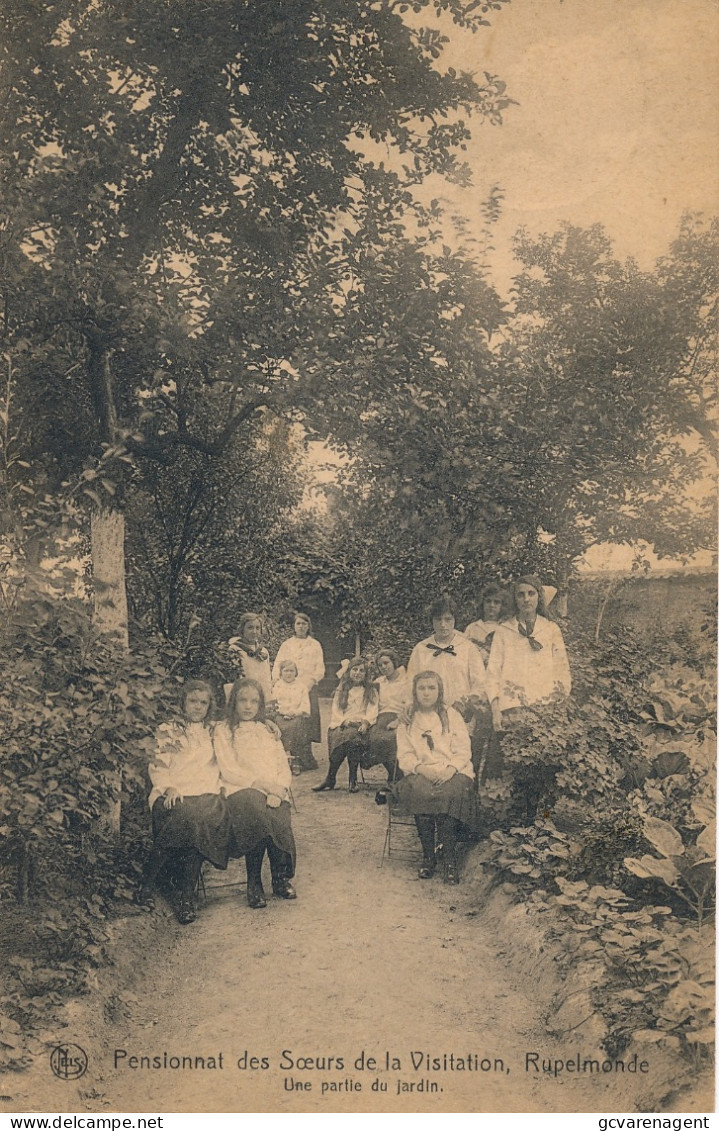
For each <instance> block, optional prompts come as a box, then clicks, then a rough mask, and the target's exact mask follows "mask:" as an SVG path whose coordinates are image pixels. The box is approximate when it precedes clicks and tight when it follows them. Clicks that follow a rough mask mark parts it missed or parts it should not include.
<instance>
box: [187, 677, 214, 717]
mask: <svg viewBox="0 0 719 1131" xmlns="http://www.w3.org/2000/svg"><path fill="white" fill-rule="evenodd" d="M191 691H209V693H210V703H209V706H208V708H207V713H206V714H205V717H204V719H203V720H202V725H203V726H207V723H208V721H209V720H211V719H212V718H214V716H215V714H216V711H217V697H216V696H215V689H214V688H213V686H212V684H211V683H208V681H207V680H206V679H186V680H185V682H184V683H183V685H182V687H181V688H180V710H181V711H182V713H183V715H184V713H185V704H186V702H187V696H188V695H189V694H190V692H191ZM182 721H183V722H184V723H187V719H183V720H182Z"/></svg>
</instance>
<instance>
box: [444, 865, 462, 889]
mask: <svg viewBox="0 0 719 1131" xmlns="http://www.w3.org/2000/svg"><path fill="white" fill-rule="evenodd" d="M444 882H445V883H446V884H458V883H459V872H458V871H457V865H456V864H448V865H447V866H446V868H445V870H444Z"/></svg>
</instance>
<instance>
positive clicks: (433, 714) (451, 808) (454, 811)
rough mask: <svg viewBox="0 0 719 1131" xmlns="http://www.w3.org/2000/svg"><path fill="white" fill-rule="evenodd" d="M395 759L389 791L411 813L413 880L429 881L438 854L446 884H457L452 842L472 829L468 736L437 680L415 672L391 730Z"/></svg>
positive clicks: (474, 817) (474, 820)
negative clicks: (401, 717)
mask: <svg viewBox="0 0 719 1131" xmlns="http://www.w3.org/2000/svg"><path fill="white" fill-rule="evenodd" d="M397 760H398V762H399V766H400V769H401V770H402V772H403V774H404V777H403V778H402V780H401V781H400V782H399V783H398V785H397V786H396V787H395V789H396V794H397V798H398V800H399V803H400V804H401V806H402V807H403V808H404V809H406V810H407V811H409V812H410V813H413V814H414V819H415V824H416V825H417V832H418V834H419V839H420V843H421V845H422V864H421V866H420V869H419V877H420V879H422V880H426V879H430V878H431V877H432V876H433V875H434V874H435V871H436V869H437V859H438V856H441V859H442V862H443V864H444V879H445V882H446V883H450V884H458V883H459V864H458V859H457V842H458V841H459V840H460V839H462V838H463V837H469V836H472V835H473V834H474V833H475V831H476V828H477V797H476V794H475V791H474V776H473V771H472V755H471V745H470V739H469V733H468V731H467V727H466V725H465V722H464V719H463V718H462V716H461V715H460V714H459V712H458V711H456V710H455V709H454V707H450V706H447V705H446V704H445V701H444V687H443V684H442V679H441V677H440V676H439V675H438V674H437V673H436V672H435V671H432V670H425V671H421V672H418V673H417V675H416V676H415V677H414V681H413V684H412V706H411V707H410V710H409V721H408V722H407V723H400V725H399V726H398V727H397Z"/></svg>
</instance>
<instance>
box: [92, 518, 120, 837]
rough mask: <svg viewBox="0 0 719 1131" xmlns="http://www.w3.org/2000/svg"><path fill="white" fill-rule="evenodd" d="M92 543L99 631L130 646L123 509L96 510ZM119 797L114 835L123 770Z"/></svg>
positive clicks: (112, 831)
mask: <svg viewBox="0 0 719 1131" xmlns="http://www.w3.org/2000/svg"><path fill="white" fill-rule="evenodd" d="M90 534H91V545H92V577H93V589H94V597H93V612H92V619H93V623H94V625H95V627H96V628H97V630H98V632H100V633H101V634H102V635H103V636H104V637H105V638H106V639H108V640H110V641H112V642H114V643H115V644H116V645H117V646H118V647H119V648H122V649H124V650H125V651H128V650H129V647H130V640H129V633H128V623H127V591H126V589H125V518H124V515H123V514H122V513H121V512H120V511H116V510H106V509H100V510H96V511H93V513H92V517H91V520H90ZM113 784H114V786H115V791H116V794H117V800H116V801H114V802H111V804H110V807H109V809H108V812H107V818H106V821H105V830H106V832H107V833H108V834H109V835H110V836H111V837H113V838H117V837H119V835H120V817H121V802H120V795H121V792H122V770H121V769H118V770H117V772H116V776H115V781H114V782H113Z"/></svg>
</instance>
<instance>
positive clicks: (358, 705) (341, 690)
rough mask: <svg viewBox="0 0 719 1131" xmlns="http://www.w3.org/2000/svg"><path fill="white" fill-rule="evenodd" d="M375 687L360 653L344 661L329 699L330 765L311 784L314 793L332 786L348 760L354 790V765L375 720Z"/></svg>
mask: <svg viewBox="0 0 719 1131" xmlns="http://www.w3.org/2000/svg"><path fill="white" fill-rule="evenodd" d="M377 701H378V695H377V688H376V687H375V686H374V684H373V682H372V678H371V676H370V671H369V667H368V665H367V662H366V661H365V660H363V659H362V657H361V656H358V657H356V658H355V659H353V660H350V661H348V662H347V667H346V668H345V670H344V672H343V674H342V676H341V677H340V682H339V685H338V687H337V690H336V691H335V694H334V698H333V699H332V713H331V715H330V725H329V730H328V732H327V745H328V747H329V756H330V764H329V769H328V771H327V777H326V778H325V780H324V781H323V782H322V783H321V784H320V785H316V786H314V787H313V788H314V792H315V793H321V792H322V791H323V790H326V789H334V788H335V785H336V784H337V771H338V770H339V768H340V766H341V765H342V763H343V762H344V760H345V758H346V759H347V766H348V769H349V791H350V793H357V789H358V786H357V767H358V766H359V764H360V760H361V758H362V756H363V755H364V754H366V752H367V750H368V749H369V737H368V736H369V729H370V727H371V726H372V724H373V723H376V722H377Z"/></svg>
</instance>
